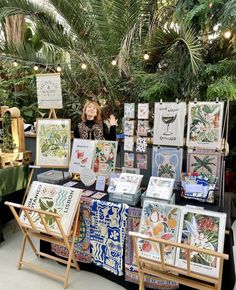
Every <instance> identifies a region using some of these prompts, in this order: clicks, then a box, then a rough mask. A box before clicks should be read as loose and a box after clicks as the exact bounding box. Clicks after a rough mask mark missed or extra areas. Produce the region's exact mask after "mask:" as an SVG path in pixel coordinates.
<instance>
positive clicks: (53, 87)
mask: <svg viewBox="0 0 236 290" xmlns="http://www.w3.org/2000/svg"><path fill="white" fill-rule="evenodd" d="M36 83H37V98H38V108H39V109H62V108H63V105H62V92H61V77H60V74H59V73H50V74H37V75H36Z"/></svg>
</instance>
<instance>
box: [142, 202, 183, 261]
mask: <svg viewBox="0 0 236 290" xmlns="http://www.w3.org/2000/svg"><path fill="white" fill-rule="evenodd" d="M179 217H180V207H178V206H173V205H168V204H162V203H160V202H155V201H153V200H144V204H143V210H142V216H141V221H140V225H139V233H141V234H145V235H147V236H149V237H153V238H159V239H165V240H167V241H175V242H176V241H177V236H178V223H179ZM138 251H139V254H140V256H141V257H144V258H149V259H152V260H155V261H160V249H159V245H158V243H153V242H150V241H147V240H142V239H138ZM163 251H164V253H165V254H164V257H165V262H166V263H169V264H172V265H173V264H174V261H175V248H174V247H170V246H166V247H164V249H163Z"/></svg>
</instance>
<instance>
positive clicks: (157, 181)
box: [146, 176, 175, 200]
mask: <svg viewBox="0 0 236 290" xmlns="http://www.w3.org/2000/svg"><path fill="white" fill-rule="evenodd" d="M174 183H175V180H174V179H172V178H163V177H155V176H151V177H150V180H149V183H148V187H147V192H146V197H152V198H159V199H166V200H169V199H170V198H171V195H172V192H173V188H174Z"/></svg>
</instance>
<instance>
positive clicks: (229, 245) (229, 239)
mask: <svg viewBox="0 0 236 290" xmlns="http://www.w3.org/2000/svg"><path fill="white" fill-rule="evenodd" d="M75 187H78V188H82V189H83V188H85V186H84V185H83V184H82V183H81V182H79V183H78V184H77V185H75ZM86 189H90V190H94V185H93V186H90V187H89V188H88V187H86ZM102 200H108V196H105V197H104V198H102ZM186 203H188V204H192V205H195V206H203V207H204V208H205V209H208V210H214V211H219V210H220V209H219V206H218V204H217V202H216V203H215V204H206V203H200V202H196V201H190V200H185V199H184V198H181V197H180V196H179V194H178V193H176V204H178V205H186ZM139 206H140V204H138V205H137V206H136V207H139ZM124 248H125V247H124ZM40 251H42V252H45V253H48V254H51V255H55V256H56V254H55V253H53V252H52V251H51V244H49V243H47V242H44V241H40ZM224 253H225V254H228V255H229V260H228V261H225V262H224V268H223V279H222V287H221V289H222V290H233V288H234V284H235V269H234V255H233V233H232V230H230V233H229V234H226V236H225V244H224ZM79 266H80V269H81V270H85V271H89V272H92V273H96V274H98V275H100V276H103V277H105V278H106V279H109V280H111V281H113V282H115V283H117V284H119V285H121V286H123V287H124V288H125V289H128V290H138V288H139V286H138V285H137V284H134V283H130V282H127V281H125V277H124V275H123V276H117V275H114V274H113V273H111V272H109V271H106V270H104V269H103V268H101V267H98V266H96V265H95V264H93V263H90V264H85V263H80V262H79ZM123 268H124V267H123ZM146 288H147V287H146ZM179 289H181V290H185V289H186V290H191V289H192V288H190V287H187V286H184V285H180V287H179Z"/></svg>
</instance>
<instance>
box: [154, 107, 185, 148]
mask: <svg viewBox="0 0 236 290" xmlns="http://www.w3.org/2000/svg"><path fill="white" fill-rule="evenodd" d="M185 115H186V103H184V102H181V103H176V102H175V103H174V102H172V103H155V114H154V135H153V144H156V145H166V146H168V145H169V146H183V145H184V121H185Z"/></svg>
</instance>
